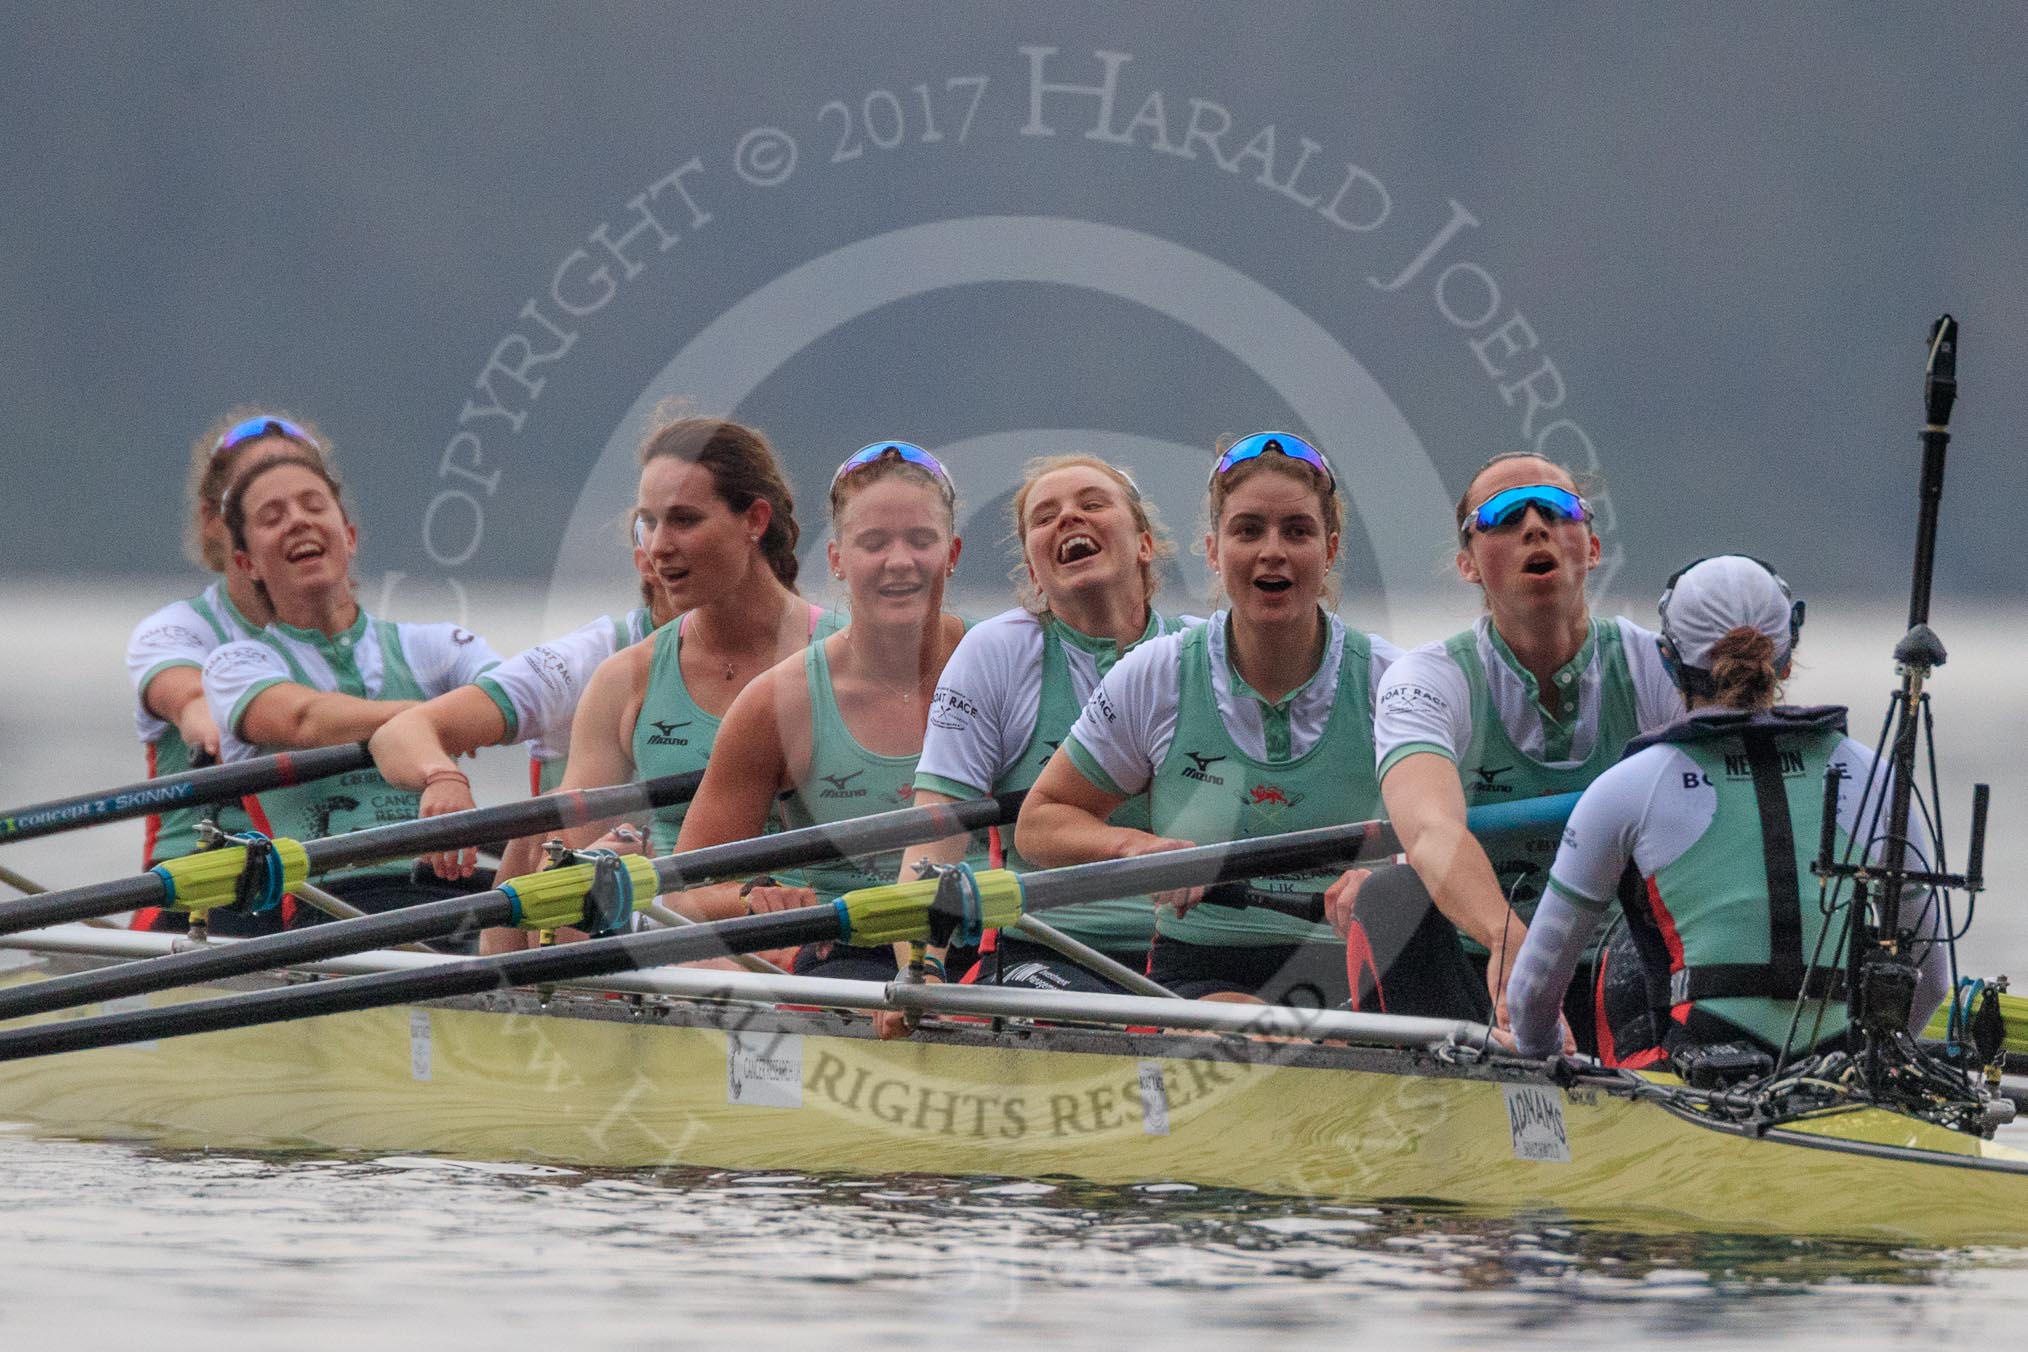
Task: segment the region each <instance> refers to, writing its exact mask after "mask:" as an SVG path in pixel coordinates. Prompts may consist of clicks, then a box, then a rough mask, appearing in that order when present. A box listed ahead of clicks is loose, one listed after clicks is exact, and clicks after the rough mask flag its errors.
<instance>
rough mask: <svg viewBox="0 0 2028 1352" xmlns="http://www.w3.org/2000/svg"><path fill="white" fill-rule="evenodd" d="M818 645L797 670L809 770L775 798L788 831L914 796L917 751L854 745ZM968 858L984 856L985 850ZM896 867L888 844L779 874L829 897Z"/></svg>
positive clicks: (874, 883)
mask: <svg viewBox="0 0 2028 1352" xmlns="http://www.w3.org/2000/svg"><path fill="white" fill-rule="evenodd" d="M824 648H825V645H824V644H823V643H821V642H816V643H812V644H811V645H810V646H809V647H807V648H805V649H804V650H803V674H804V677H805V679H806V680H807V681H808V683H809V689H810V773H809V776H808V777H807V778H806V779H805V780H804V781H803V783H802V784H801V785H799V786H797V787H796V788H794V789H792V790H790V792H789V793H788V795H787V796H786V797H784V798H783V799H782V802H781V814H782V823H783V825H784V826H786V827H788V828H790V829H792V830H799V829H801V828H802V827H805V826H820V825H829V824H830V823H833V822H846V821H851V820H853V819H854V818H856V817H870V816H872V815H873V814H874V813H876V812H892V811H894V810H895V809H896V808H903V807H907V806H908V805H909V804H910V803H912V802H913V801H914V800H915V767H916V761H917V760H918V759H919V753H915V754H910V755H906V756H882V755H879V754H876V753H875V752H872V751H868V750H867V749H866V748H865V747H863V746H861V745H860V744H859V739H858V738H856V737H854V736H853V735H852V730H851V729H850V728H848V727H846V726H845V717H844V715H843V714H841V713H839V712H838V696H837V694H836V692H835V691H833V689H832V688H831V662H830V658H829V656H828V655H827V654H826V653H825V651H824ZM970 862H972V863H974V864H981V863H983V862H984V853H983V852H980V853H979V855H978V857H976V858H973V859H972V860H971V861H970ZM900 873H901V851H900V850H888V851H883V852H882V853H880V854H875V855H858V856H853V857H850V858H845V859H840V860H838V861H836V862H834V863H827V864H812V865H809V866H808V867H806V868H802V869H795V870H784V871H783V872H781V873H780V874H778V875H777V876H778V877H779V878H780V879H781V881H782V882H783V883H785V884H787V885H789V886H792V887H808V888H812V889H814V890H815V891H816V893H817V895H818V897H819V898H823V899H826V900H828V899H829V898H832V897H836V896H840V895H842V894H844V893H846V892H849V891H851V890H852V889H853V888H855V887H879V886H885V885H887V884H889V883H892V882H894V881H895V879H896V878H897V877H899V876H900Z"/></svg>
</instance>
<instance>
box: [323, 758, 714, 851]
mask: <svg viewBox="0 0 2028 1352" xmlns="http://www.w3.org/2000/svg"><path fill="white" fill-rule="evenodd" d="M703 782H704V772H703V771H702V770H692V771H690V772H688V773H687V774H680V775H662V776H660V777H658V778H655V779H647V780H642V781H641V782H640V783H637V784H613V785H610V786H608V787H606V788H601V789H571V790H567V791H558V792H555V793H545V794H543V795H542V796H541V797H539V798H523V799H518V800H516V801H514V802H511V803H500V804H498V805H496V806H493V807H475V808H469V809H467V810H466V811H463V812H446V813H445V814H444V815H443V816H441V817H418V818H417V819H416V820H414V821H411V822H393V823H391V824H389V825H387V826H374V827H369V828H368V829H366V830H364V831H353V832H350V833H348V834H346V835H342V836H326V837H324V838H323V839H322V840H310V841H305V842H303V851H304V853H305V854H307V855H308V856H309V857H310V873H311V875H312V876H313V877H314V876H315V875H317V874H319V873H323V872H327V871H329V870H331V869H338V868H345V867H347V866H349V865H352V864H364V863H369V862H372V861H374V860H379V859H398V858H401V857H402V856H404V855H414V854H429V853H431V852H432V851H435V850H448V849H454V848H456V847H459V846H463V845H472V844H476V843H478V842H480V841H484V840H499V839H502V838H506V839H512V838H513V837H515V836H530V835H534V834H536V833H537V832H540V831H567V830H569V829H571V828H572V827H576V826H584V825H586V824H588V823H590V822H596V821H605V820H608V819H610V818H613V817H622V816H625V815H626V814H627V813H629V812H639V811H641V810H643V809H644V808H657V807H669V806H671V805H673V804H676V803H687V802H689V801H690V800H691V799H692V798H693V797H695V796H696V794H697V786H698V785H700V784H702V783H703Z"/></svg>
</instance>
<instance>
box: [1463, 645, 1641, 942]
mask: <svg viewBox="0 0 2028 1352" xmlns="http://www.w3.org/2000/svg"><path fill="white" fill-rule="evenodd" d="M1490 632H1491V633H1492V636H1493V644H1494V646H1495V648H1496V649H1498V650H1499V651H1500V652H1501V653H1503V654H1506V645H1505V644H1503V643H1502V642H1501V640H1500V635H1499V631H1498V630H1490ZM1444 647H1445V648H1446V649H1447V650H1448V651H1449V652H1450V655H1451V660H1452V661H1454V662H1456V663H1457V664H1458V668H1459V670H1461V671H1463V672H1464V674H1465V679H1466V680H1467V681H1468V682H1470V684H1471V690H1472V740H1471V742H1470V743H1469V744H1468V745H1467V746H1465V747H1464V748H1463V751H1462V754H1461V755H1460V756H1459V758H1458V778H1459V779H1460V780H1462V781H1463V783H1464V788H1465V806H1466V807H1467V808H1474V807H1482V806H1485V805H1486V804H1489V803H1513V802H1519V801H1521V800H1522V799H1524V798H1545V797H1548V796H1549V795H1551V794H1557V793H1574V792H1578V791H1581V790H1583V789H1584V788H1585V787H1586V786H1588V785H1589V784H1590V783H1591V782H1592V781H1593V780H1594V779H1597V778H1598V777H1599V776H1600V775H1602V774H1604V773H1605V772H1606V771H1607V770H1609V769H1611V768H1612V767H1613V766H1614V765H1616V764H1618V763H1619V759H1620V753H1621V751H1622V750H1624V749H1625V747H1626V744H1627V743H1628V742H1629V741H1631V740H1633V738H1634V737H1635V736H1636V735H1637V734H1638V733H1639V732H1640V730H1641V726H1640V718H1639V716H1638V714H1637V713H1636V711H1635V704H1634V680H1633V676H1632V674H1631V673H1630V672H1629V671H1628V669H1627V655H1626V652H1625V650H1624V649H1623V648H1622V647H1621V646H1620V626H1619V624H1618V622H1617V621H1615V620H1610V619H1604V620H1602V619H1597V618H1594V619H1593V620H1592V622H1591V633H1590V634H1589V635H1588V636H1587V637H1586V639H1585V641H1584V646H1583V647H1582V648H1580V649H1579V650H1578V653H1577V656H1575V657H1573V658H1571V659H1570V661H1569V662H1568V663H1566V664H1565V665H1564V667H1563V670H1564V671H1565V672H1568V673H1571V674H1572V679H1571V680H1570V682H1569V686H1568V688H1569V689H1570V690H1571V691H1573V692H1574V691H1575V690H1576V687H1577V680H1578V677H1579V676H1580V675H1581V673H1582V672H1583V671H1584V669H1585V667H1586V666H1587V665H1588V664H1589V663H1590V661H1591V658H1592V654H1593V652H1594V651H1596V652H1597V654H1598V660H1599V696H1600V699H1601V700H1602V701H1603V707H1602V708H1601V709H1600V710H1599V717H1598V738H1597V740H1596V741H1594V742H1593V744H1592V748H1591V754H1590V755H1589V756H1587V757H1585V759H1583V760H1582V761H1575V762H1564V763H1552V761H1539V760H1536V759H1534V758H1533V757H1531V756H1528V755H1526V754H1524V753H1523V752H1522V751H1521V749H1520V748H1519V747H1517V746H1515V745H1514V740H1513V738H1511V737H1509V736H1508V735H1507V725H1506V724H1505V723H1503V722H1501V721H1500V710H1499V708H1498V707H1497V706H1496V705H1495V704H1494V703H1493V696H1492V691H1491V688H1490V685H1489V682H1488V681H1487V678H1486V669H1485V667H1484V666H1483V665H1482V664H1481V663H1480V661H1479V644H1478V634H1477V631H1476V630H1472V629H1467V630H1466V631H1465V632H1464V633H1462V634H1454V635H1452V636H1451V637H1450V638H1448V639H1446V640H1444ZM1506 660H1507V661H1508V662H1509V664H1510V665H1511V666H1512V667H1513V670H1514V672H1515V674H1516V675H1517V676H1519V677H1520V678H1521V680H1522V683H1523V685H1524V686H1525V687H1526V688H1527V689H1528V690H1529V691H1530V692H1533V691H1534V689H1535V678H1534V677H1533V676H1532V675H1530V674H1529V673H1528V672H1527V671H1525V670H1523V669H1522V667H1521V666H1520V664H1519V663H1516V662H1513V660H1512V657H1511V654H1508V655H1507V656H1506ZM1538 710H1539V705H1538ZM1577 722H1578V710H1577V707H1576V702H1575V699H1574V697H1573V696H1566V698H1565V701H1564V717H1563V718H1562V719H1560V720H1553V719H1551V718H1550V717H1549V715H1548V714H1546V713H1544V714H1543V715H1542V724H1543V729H1544V732H1545V733H1546V734H1547V737H1546V746H1545V749H1546V750H1547V751H1548V752H1549V754H1550V755H1551V757H1552V758H1553V757H1554V756H1555V755H1556V754H1557V753H1558V752H1559V751H1561V752H1564V753H1566V754H1567V753H1568V751H1569V749H1570V743H1571V736H1572V733H1573V732H1574V731H1575V729H1576V727H1577ZM1562 840H1563V826H1562V824H1561V823H1558V824H1556V825H1554V826H1548V827H1544V828H1543V829H1542V830H1541V831H1539V832H1536V833H1535V834H1533V835H1529V836H1525V837H1515V838H1511V839H1509V840H1508V841H1507V842H1505V843H1504V844H1503V845H1502V846H1501V848H1500V851H1499V854H1498V856H1497V857H1495V858H1493V859H1492V864H1493V871H1494V873H1496V874H1497V875H1498V876H1499V879H1500V889H1501V891H1502V892H1503V893H1504V894H1505V896H1506V897H1507V899H1508V901H1509V902H1510V903H1511V904H1512V905H1513V907H1514V910H1515V911H1516V913H1518V914H1519V915H1520V917H1521V918H1522V920H1523V921H1526V920H1528V919H1529V918H1530V917H1531V916H1533V915H1534V914H1535V905H1536V903H1537V902H1538V901H1540V900H1541V899H1542V889H1543V887H1544V885H1545V884H1547V883H1548V881H1549V866H1550V865H1551V864H1553V863H1555V862H1556V847H1557V846H1558V845H1559V844H1560V843H1561V842H1562ZM1461 937H1462V936H1461ZM1464 942H1465V947H1466V949H1467V950H1469V951H1471V952H1475V953H1483V952H1485V951H1486V950H1485V949H1484V948H1483V947H1481V946H1479V945H1478V944H1476V943H1474V942H1473V941H1472V940H1470V939H1466V940H1465V941H1464Z"/></svg>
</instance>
